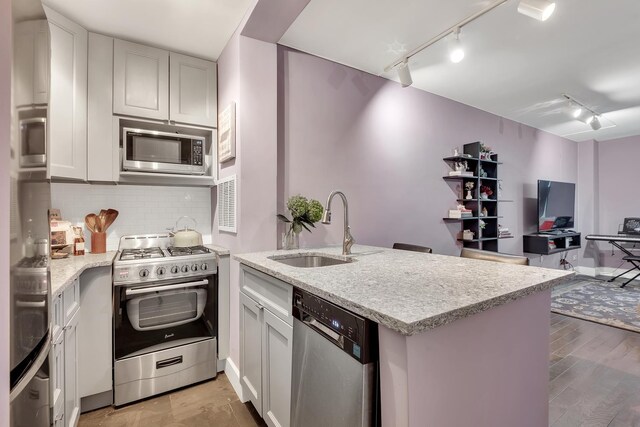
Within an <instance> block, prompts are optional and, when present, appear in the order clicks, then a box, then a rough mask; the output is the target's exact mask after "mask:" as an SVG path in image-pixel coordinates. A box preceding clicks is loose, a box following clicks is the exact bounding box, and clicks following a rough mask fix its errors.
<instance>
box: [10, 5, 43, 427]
mask: <svg viewBox="0 0 640 427" xmlns="http://www.w3.org/2000/svg"><path fill="white" fill-rule="evenodd" d="M12 3H13V4H12V16H13V42H14V52H13V58H14V60H13V72H12V82H11V83H12V120H11V124H12V126H11V127H12V129H11V160H10V168H9V172H10V177H9V179H10V185H11V203H10V209H9V217H10V236H9V248H10V265H11V270H10V337H11V338H10V348H9V351H10V368H11V373H10V387H11V391H10V424H11V426H15V427H18V426H20V427H22V426H29V427H38V426H49V425H51V415H50V414H51V399H50V393H51V387H50V379H49V362H48V356H49V350H50V346H51V339H50V335H49V334H50V317H51V316H50V313H49V306H50V291H51V284H50V273H49V264H50V262H49V261H50V258H49V240H48V239H49V220H48V209H49V207H50V199H51V192H50V188H49V183H48V182H47V180H46V166H43V165H42V164H35V163H32V164H28V163H25V162H24V160H25V159H30V158H33V153H34V152H36V151H42V152H45V150H46V117H47V107H48V98H47V97H46V96H45V97H43V96H42V93H41V92H42V91H40V92H39V93H38V90H37V89H38V88H37V87H36V86H38V84H39V83H40V84H41V85H42V83H43V82H42V80H41V79H40V81H39V77H43V76H42V75H38V73H37V72H34V71H37V70H35V67H34V63H36V62H38V61H48V60H49V59H48V58H49V49H50V47H49V45H48V40H49V37H48V26H46V21H42V20H43V19H44V16H45V15H44V11H43V10H42V5H41V4H40V1H39V0H13V2H12ZM43 22H45V23H44V24H43ZM43 26H44V27H43ZM38 27H39V28H40V33H38V31H37V28H38ZM42 28H45V32H44V34H42V33H43V32H42ZM30 30H34V31H30ZM38 37H45V38H46V40H47V41H46V42H45V43H43V42H42V39H40V40H38ZM29 49H33V53H34V54H33V55H31V53H30V51H29ZM38 49H39V51H38ZM25 52H27V53H25ZM38 55H39V56H38ZM31 58H33V60H31ZM48 84H49V83H48V80H47V81H45V82H44V85H45V88H46V89H47V91H46V92H47V93H48ZM33 117H38V118H39V120H33ZM45 164H46V163H45ZM5 244H6V243H5Z"/></svg>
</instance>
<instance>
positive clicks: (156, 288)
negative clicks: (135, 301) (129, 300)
mask: <svg viewBox="0 0 640 427" xmlns="http://www.w3.org/2000/svg"><path fill="white" fill-rule="evenodd" d="M208 284H209V281H208V280H207V279H203V280H199V281H197V282H188V283H176V284H175V285H161V286H147V287H137V288H130V289H127V290H126V291H125V294H126V295H127V296H130V295H140V294H148V293H151V292H162V291H170V290H172V289H182V288H193V287H195V286H202V285H208Z"/></svg>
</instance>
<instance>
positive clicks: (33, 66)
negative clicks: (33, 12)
mask: <svg viewBox="0 0 640 427" xmlns="http://www.w3.org/2000/svg"><path fill="white" fill-rule="evenodd" d="M15 38H16V39H15V40H14V52H13V55H14V60H13V62H14V67H15V68H14V76H15V86H14V87H15V92H14V96H15V105H16V106H17V107H24V106H31V105H34V104H47V103H48V102H49V25H48V24H47V20H46V19H39V20H35V21H26V22H21V23H19V24H17V26H16V30H15Z"/></svg>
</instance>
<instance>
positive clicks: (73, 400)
mask: <svg viewBox="0 0 640 427" xmlns="http://www.w3.org/2000/svg"><path fill="white" fill-rule="evenodd" d="M79 319H80V313H79V312H78V311H76V313H75V314H74V315H73V317H72V318H71V320H69V323H68V324H66V325H65V327H64V419H65V425H66V426H67V427H75V426H76V425H77V424H78V420H79V418H80V394H79V392H78V320H79Z"/></svg>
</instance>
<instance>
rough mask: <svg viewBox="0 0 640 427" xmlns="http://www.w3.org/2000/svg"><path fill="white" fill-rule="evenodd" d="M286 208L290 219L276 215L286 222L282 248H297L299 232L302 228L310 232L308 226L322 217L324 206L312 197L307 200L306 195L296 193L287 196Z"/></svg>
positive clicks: (311, 225)
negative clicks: (295, 194)
mask: <svg viewBox="0 0 640 427" xmlns="http://www.w3.org/2000/svg"><path fill="white" fill-rule="evenodd" d="M287 209H289V213H291V219H289V218H287V217H286V216H284V215H282V214H278V215H277V217H278V219H279V220H280V221H282V222H284V223H286V228H287V231H286V232H284V233H282V248H283V249H298V248H299V247H300V237H299V235H300V233H301V232H302V230H303V229H305V230H307V231H308V232H311V229H310V228H309V227H313V228H315V225H314V224H315V223H316V222H318V221H320V219H322V212H323V210H324V208H323V207H322V204H321V203H320V202H319V201H317V200H314V199H311V200H308V199H307V198H306V197H304V196H301V195H297V196H291V197H289V200H288V201H287Z"/></svg>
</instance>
